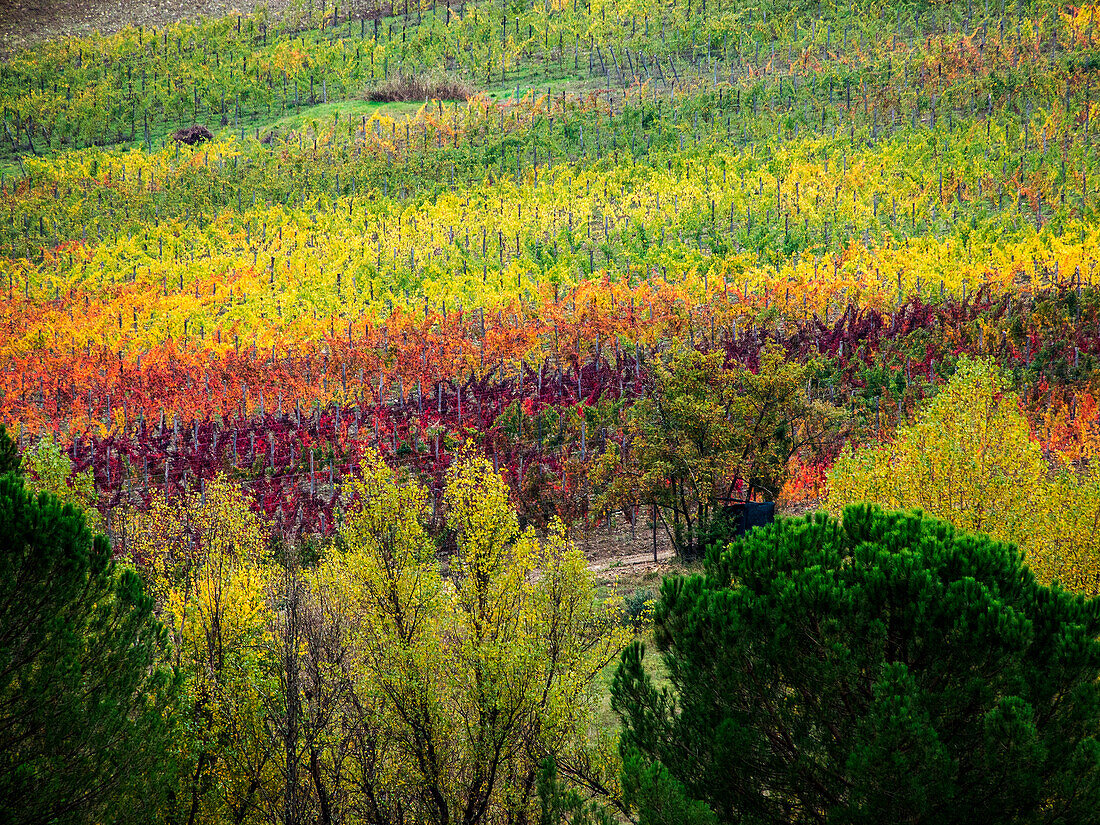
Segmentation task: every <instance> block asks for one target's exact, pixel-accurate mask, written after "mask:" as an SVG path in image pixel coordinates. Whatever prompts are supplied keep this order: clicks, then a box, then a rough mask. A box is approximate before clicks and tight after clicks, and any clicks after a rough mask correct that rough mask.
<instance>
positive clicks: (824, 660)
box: [612, 505, 1100, 825]
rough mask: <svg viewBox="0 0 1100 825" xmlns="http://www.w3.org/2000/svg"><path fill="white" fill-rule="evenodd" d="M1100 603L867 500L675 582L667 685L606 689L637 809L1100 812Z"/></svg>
mask: <svg viewBox="0 0 1100 825" xmlns="http://www.w3.org/2000/svg"><path fill="white" fill-rule="evenodd" d="M1098 632H1100V601H1096V600H1088V599H1085V598H1083V597H1080V596H1076V595H1073V594H1071V593H1069V592H1067V591H1065V590H1062V589H1060V588H1057V587H1055V588H1047V587H1045V586H1042V585H1040V584H1038V583H1037V582H1036V580H1035V578H1034V576H1033V575H1032V574H1031V572H1030V571H1029V570H1028V569H1027V568H1026V567H1024V566H1023V564H1022V563H1021V560H1020V556H1019V553H1018V551H1017V550H1016V549H1015V547H1013V546H1012V545H1010V544H1005V543H1002V542H998V541H995V540H993V539H990V538H989V537H988V536H985V535H980V534H968V533H963V532H960V531H957V530H955V528H953V527H951V526H950V525H949V524H947V523H946V522H942V521H938V520H935V519H931V518H928V517H926V516H924V515H922V514H921V513H919V512H917V513H908V514H903V513H897V512H883V511H881V510H879V509H878V508H877V507H872V506H869V505H856V506H852V507H849V508H847V509H846V510H845V511H844V515H843V521H838V520H836V519H834V518H832V517H828V516H825V515H823V514H816V515H813V516H810V517H807V518H805V519H782V520H780V521H779V522H777V523H775V524H773V525H770V526H769V527H767V528H766V529H762V530H754V531H752V532H751V533H750V534H749V535H748V536H746V537H745V538H743V539H742V540H739V541H737V542H733V543H732V544H730V545H729V547H728V548H727V549H726V550H724V551H721V552H719V551H718V550H717V548H715V549H714V550H712V551H711V553H710V554H709V556H708V559H707V564H706V569H705V572H704V573H703V574H700V575H694V576H691V577H674V578H669V579H666V581H665V583H664V585H663V587H662V592H661V601H660V602H659V603H658V605H657V610H656V618H655V636H656V642H657V645H658V647H659V649H660V650H661V651H662V655H663V661H664V663H665V665H666V667H667V670H668V677H669V681H670V683H671V684H670V686H669V687H667V688H659V687H658V686H657V685H656V684H655V683H654V680H653V678H652V677H651V676H650V675H649V673H648V672H647V670H646V668H645V667H644V654H645V651H644V648H643V647H642V646H641V645H640V644H635V645H634V646H632V647H630V648H628V649H627V650H626V651H625V652H624V655H623V657H622V663H621V665H620V667H619V670H618V672H617V674H616V676H615V678H614V681H613V685H612V707H613V708H615V709H616V710H617V712H618V713H619V714H620V715H621V717H622V719H623V725H624V730H623V735H622V742H621V747H622V749H623V755H624V777H623V785H624V790H625V791H627V792H629V791H630V790H631V789H634V788H639V789H642V790H645V791H646V793H645V795H643V796H641V797H639V795H638V794H637V793H635V794H634V798H635V801H636V804H638V806H639V808H640V809H641V810H640V814H641V819H642V821H643V822H664V821H673V820H670V819H669V818H668V817H667V816H664V815H663V814H661V812H660V811H659V810H655V803H657V802H659V803H660V804H661V805H663V806H664V810H666V811H672V812H673V813H674V814H675V813H676V812H677V811H687V813H688V814H690V816H681V821H688V819H690V818H694V819H696V820H697V821H706V820H705V815H703V816H700V815H699V811H698V809H696V810H695V811H692V810H691V805H692V803H693V802H695V803H705V805H706V806H707V808H709V810H710V812H711V813H712V814H713V816H714V818H715V820H716V821H718V822H753V823H776V825H778V823H784V825H789V823H792V822H794V823H798V822H828V823H874V822H912V823H924V822H936V823H950V822H969V821H971V820H972V818H974V817H975V816H978V817H980V818H981V819H982V820H983V821H987V822H997V823H1016V822H1020V823H1023V822H1028V823H1038V822H1078V823H1088V822H1097V821H1100V770H1098V768H1100V742H1098V741H1097V734H1098V730H1100V728H1098V725H1100V684H1098V681H1097V677H1098V676H1100V642H1098V640H1097V634H1098Z"/></svg>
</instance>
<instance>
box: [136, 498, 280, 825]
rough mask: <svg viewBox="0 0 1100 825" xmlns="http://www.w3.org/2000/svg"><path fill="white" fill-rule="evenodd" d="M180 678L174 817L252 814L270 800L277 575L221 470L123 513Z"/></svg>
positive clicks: (274, 776) (259, 533)
mask: <svg viewBox="0 0 1100 825" xmlns="http://www.w3.org/2000/svg"><path fill="white" fill-rule="evenodd" d="M125 530H126V536H127V548H128V550H129V552H130V553H131V554H132V555H133V557H134V559H135V561H136V562H137V563H138V564H139V566H140V567H141V569H142V572H143V573H144V575H145V578H146V580H147V581H148V582H149V585H150V588H151V590H152V592H153V593H154V595H155V597H156V599H157V608H158V611H159V613H160V616H161V620H162V621H163V622H164V624H165V625H166V626H167V627H168V628H169V630H170V633H171V635H172V641H173V644H174V647H175V654H176V663H177V666H178V667H180V668H181V670H182V671H183V674H184V679H185V690H186V707H185V711H184V712H185V714H186V716H187V720H186V722H185V723H184V724H183V725H182V726H181V728H182V730H181V735H180V736H179V737H178V739H177V747H178V748H179V749H180V751H181V756H182V758H183V760H184V764H185V765H186V766H187V767H186V769H185V770H184V771H182V772H181V776H180V781H179V785H178V788H177V789H176V794H175V799H176V802H177V804H178V806H179V811H178V814H179V815H178V817H177V818H178V819H179V821H190V822H198V823H205V822H211V823H213V822H224V821H234V822H250V821H255V820H256V819H257V818H258V817H259V816H260V814H261V812H262V810H263V803H264V799H265V798H266V797H274V796H277V794H278V790H279V781H280V780H279V765H278V764H277V762H276V759H277V758H278V753H277V746H276V744H275V741H274V739H273V737H272V736H271V734H270V733H269V732H268V728H269V727H270V718H269V717H270V715H271V712H270V709H271V707H272V705H273V703H277V702H278V697H279V696H280V695H281V693H282V689H281V685H280V678H279V677H280V664H281V662H280V647H279V641H278V639H277V638H276V633H275V627H276V615H275V611H274V609H273V606H272V604H273V602H274V601H275V600H276V598H277V595H278V586H279V583H280V581H281V579H280V577H279V576H278V575H277V572H276V571H277V568H276V567H274V566H273V565H271V564H270V563H269V562H268V561H267V558H266V557H267V542H266V538H265V535H264V531H263V529H262V525H261V523H260V522H259V520H258V519H257V517H256V516H255V514H254V513H253V512H252V511H251V509H250V507H249V503H248V499H247V498H246V496H245V494H244V493H243V492H242V491H241V490H240V489H239V488H238V487H237V486H236V485H234V484H233V483H232V482H230V481H228V480H227V479H225V478H224V477H219V478H217V479H214V480H213V481H211V482H209V483H208V484H206V487H205V490H203V491H196V492H194V493H191V494H189V495H187V496H184V497H181V498H178V499H171V500H170V499H167V498H165V497H164V496H162V495H156V496H154V498H153V500H152V502H151V503H150V506H149V507H148V509H147V510H146V512H144V513H131V514H128V515H127V517H126V519H125Z"/></svg>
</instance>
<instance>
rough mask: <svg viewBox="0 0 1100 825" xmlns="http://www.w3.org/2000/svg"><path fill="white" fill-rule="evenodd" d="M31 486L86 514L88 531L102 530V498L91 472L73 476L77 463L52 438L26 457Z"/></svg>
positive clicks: (39, 444) (35, 447) (24, 463)
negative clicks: (96, 489)
mask: <svg viewBox="0 0 1100 825" xmlns="http://www.w3.org/2000/svg"><path fill="white" fill-rule="evenodd" d="M22 466H23V469H24V471H25V472H24V476H25V477H26V484H27V486H28V487H29V488H30V489H32V490H35V491H37V492H44V493H50V494H51V495H55V496H57V497H58V498H59V499H61V501H63V502H68V503H70V504H72V505H74V506H76V507H77V508H79V509H80V510H83V511H84V518H85V519H86V520H87V522H88V527H89V528H90V529H92V530H98V529H99V528H100V527H102V517H101V516H100V515H99V511H98V510H96V509H95V505H96V501H97V500H98V496H97V495H96V491H95V479H94V478H93V477H92V471H91V470H85V471H84V472H82V473H74V472H73V463H72V461H70V460H69V457H68V456H67V455H65V453H64V451H63V450H62V449H61V445H60V444H58V443H57V441H56V440H55V439H54V437H53V436H52V435H49V434H47V435H44V436H42V438H40V439H39V440H38V442H37V443H36V444H35V445H34V446H33V447H31V448H30V449H29V450H27V451H26V453H25V454H24V455H23V463H22Z"/></svg>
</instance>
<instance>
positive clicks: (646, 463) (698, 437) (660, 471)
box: [591, 347, 840, 556]
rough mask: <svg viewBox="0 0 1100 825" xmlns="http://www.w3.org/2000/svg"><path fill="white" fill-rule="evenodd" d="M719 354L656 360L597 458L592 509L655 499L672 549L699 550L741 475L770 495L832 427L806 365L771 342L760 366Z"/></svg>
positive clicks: (836, 414)
mask: <svg viewBox="0 0 1100 825" xmlns="http://www.w3.org/2000/svg"><path fill="white" fill-rule="evenodd" d="M724 361H725V354H724V353H722V352H710V353H701V352H699V351H697V350H695V349H693V348H688V347H685V348H682V349H679V350H677V352H676V353H675V355H674V356H673V357H672V361H671V363H670V364H668V365H667V366H666V365H664V364H660V363H658V364H656V365H654V366H653V368H652V373H651V384H652V386H651V391H650V393H649V395H648V397H646V398H645V399H643V400H641V401H639V402H638V403H637V404H635V405H633V406H632V407H631V409H630V412H629V414H628V415H629V417H628V420H627V426H626V431H627V438H626V440H625V449H621V448H620V447H619V445H618V444H616V443H614V442H612V443H611V444H610V445H609V447H608V450H607V451H605V452H604V453H603V455H601V456H600V457H599V458H598V459H597V460H596V462H595V463H594V465H593V468H592V473H591V476H592V480H593V483H594V485H595V487H596V489H597V490H598V491H599V495H598V498H597V507H598V508H599V509H601V510H604V511H609V510H611V509H613V508H615V507H618V506H621V505H623V504H643V505H647V506H652V507H656V508H657V509H658V510H659V511H660V514H661V520H662V521H663V523H664V525H665V527H666V529H667V530H668V533H669V539H670V540H671V542H672V545H673V547H675V548H676V551H677V552H678V553H679V554H681V555H685V556H691V555H699V554H701V553H702V552H703V550H704V545H705V538H706V537H707V536H708V535H710V534H711V533H712V531H713V528H714V526H715V524H714V522H715V519H716V516H717V515H718V514H719V512H720V508H721V505H722V503H723V502H725V501H728V500H729V499H731V498H732V497H734V493H735V490H736V485H737V483H738V482H743V483H745V484H747V485H748V486H749V490H748V492H750V493H759V494H760V495H762V496H763V497H764V498H765V499H767V500H772V499H774V498H775V496H776V494H777V493H778V492H779V490H780V488H781V487H782V486H783V482H784V481H785V480H786V478H787V468H788V465H789V463H790V460H791V458H792V457H793V456H794V455H796V454H798V453H799V452H800V451H803V450H812V449H814V448H815V447H818V446H820V444H821V443H822V442H823V441H824V440H825V439H826V438H827V437H828V435H829V434H830V433H831V432H833V431H834V430H835V428H836V425H837V422H838V421H839V418H840V411H839V410H837V409H836V408H835V407H833V406H832V405H830V404H827V403H825V402H822V401H817V400H812V399H811V398H809V397H808V395H807V392H806V385H807V382H808V380H809V379H810V378H811V376H812V375H813V372H814V366H813V365H812V364H803V363H799V362H796V361H788V360H786V358H785V356H784V354H783V352H782V350H780V349H779V348H777V347H769V348H767V349H765V350H764V352H763V353H762V355H761V359H760V365H759V368H758V369H757V370H755V371H753V370H750V369H747V368H739V367H726V366H725V365H724Z"/></svg>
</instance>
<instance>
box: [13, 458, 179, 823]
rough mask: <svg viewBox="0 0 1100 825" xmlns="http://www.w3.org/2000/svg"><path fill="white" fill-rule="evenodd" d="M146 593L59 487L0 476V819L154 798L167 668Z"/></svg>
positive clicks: (101, 813) (131, 814) (171, 696)
mask: <svg viewBox="0 0 1100 825" xmlns="http://www.w3.org/2000/svg"><path fill="white" fill-rule="evenodd" d="M167 656H168V640H167V634H166V632H165V630H164V628H163V626H162V625H161V624H160V623H159V622H158V621H157V620H156V619H155V618H154V616H153V601H152V599H151V598H150V597H149V596H148V595H146V593H145V592H144V590H143V588H142V583H141V579H140V578H139V576H138V575H137V573H135V572H134V571H133V570H132V569H129V568H125V567H117V566H116V565H115V564H114V563H113V562H112V560H111V550H110V547H109V545H108V543H107V539H106V538H105V537H103V536H94V537H93V536H92V534H91V532H90V531H89V530H88V527H87V525H86V523H85V520H84V516H83V515H82V514H81V513H80V512H79V511H78V510H76V509H75V508H74V507H73V506H72V505H70V504H63V503H62V502H61V501H59V500H58V499H57V498H56V497H54V496H52V495H49V494H46V493H39V494H38V495H37V496H36V495H34V494H33V493H32V492H31V491H29V490H27V489H25V488H24V486H23V483H22V481H21V480H20V479H19V478H18V477H17V476H15V475H14V474H8V475H5V476H2V477H0V821H3V822H8V823H22V822H27V823H31V822H35V823H37V822H59V823H60V822H64V823H68V822H74V823H77V822H97V823H98V822H114V821H126V822H134V821H142V820H145V819H152V818H154V817H155V816H156V814H157V812H158V811H159V810H160V805H161V801H162V800H161V798H160V797H161V793H162V789H163V788H164V787H165V779H166V777H167V776H168V775H169V773H170V771H171V769H172V767H173V766H172V760H171V759H170V758H169V757H168V756H167V754H168V753H169V752H170V746H169V741H168V740H169V734H170V731H169V720H170V719H171V716H172V714H171V711H172V708H173V705H174V701H175V695H176V689H177V680H176V678H175V676H174V674H173V671H172V669H171V668H170V667H169V666H168V665H167Z"/></svg>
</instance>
